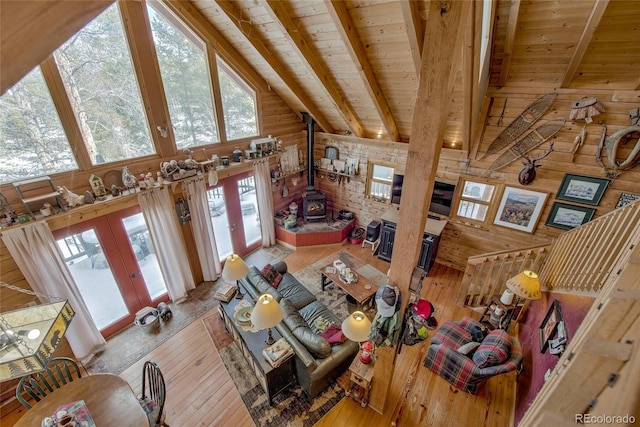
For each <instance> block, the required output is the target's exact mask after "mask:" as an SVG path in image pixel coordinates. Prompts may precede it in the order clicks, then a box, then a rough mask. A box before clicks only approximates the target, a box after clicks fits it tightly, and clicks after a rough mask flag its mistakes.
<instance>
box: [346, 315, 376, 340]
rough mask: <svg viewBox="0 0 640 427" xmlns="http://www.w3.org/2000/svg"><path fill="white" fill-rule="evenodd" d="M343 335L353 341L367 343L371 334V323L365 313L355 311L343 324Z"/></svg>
mask: <svg viewBox="0 0 640 427" xmlns="http://www.w3.org/2000/svg"><path fill="white" fill-rule="evenodd" d="M342 333H343V334H344V336H345V337H347V338H348V339H350V340H351V341H355V342H363V341H367V340H368V339H369V334H370V333H371V321H370V320H369V319H368V318H367V316H365V315H364V313H363V312H361V311H354V312H353V313H351V314H350V315H349V317H347V318H346V319H344V321H343V322H342Z"/></svg>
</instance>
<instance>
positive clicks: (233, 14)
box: [216, 0, 333, 133]
mask: <svg viewBox="0 0 640 427" xmlns="http://www.w3.org/2000/svg"><path fill="white" fill-rule="evenodd" d="M216 4H217V5H218V6H219V7H220V10H222V12H224V13H225V14H226V15H227V17H228V18H229V20H230V21H231V23H233V25H234V26H235V27H236V28H237V29H238V31H240V32H241V33H242V34H243V35H244V36H245V39H246V40H247V41H248V42H249V43H251V46H252V47H253V48H254V49H255V50H256V51H257V52H258V53H259V54H260V55H261V56H262V58H263V59H264V60H265V62H267V64H269V66H270V67H271V69H272V70H273V71H274V72H275V73H276V74H277V75H278V77H279V78H280V79H281V80H282V81H283V82H284V84H285V85H287V87H289V89H290V90H291V92H292V93H293V95H294V96H295V97H297V98H298V101H300V103H301V104H302V105H303V106H304V108H305V109H306V111H307V112H308V113H309V114H310V115H311V116H312V117H313V119H314V120H315V121H316V123H317V124H318V126H320V127H321V128H322V129H323V130H324V131H325V132H328V133H333V127H332V126H331V124H330V123H329V121H328V120H327V118H326V117H325V116H324V114H322V112H321V111H320V109H318V108H317V107H316V106H315V105H314V103H313V101H312V100H311V98H309V96H308V95H307V94H306V92H305V91H304V90H303V89H302V87H300V85H298V83H297V82H296V81H295V80H294V79H293V78H292V77H291V75H292V73H291V72H289V70H287V69H286V67H285V66H284V65H283V64H282V62H280V61H278V60H277V59H276V58H275V55H273V53H272V52H271V51H270V50H269V49H268V48H267V47H266V43H265V41H264V38H263V37H262V36H260V35H259V34H258V32H257V31H253V32H252V33H251V37H249V36H248V35H247V32H246V31H245V30H244V28H243V23H247V22H251V19H250V18H249V17H245V16H244V14H243V13H242V11H241V10H239V9H238V8H237V7H236V5H235V2H232V1H223V0H216ZM236 55H237V54H236Z"/></svg>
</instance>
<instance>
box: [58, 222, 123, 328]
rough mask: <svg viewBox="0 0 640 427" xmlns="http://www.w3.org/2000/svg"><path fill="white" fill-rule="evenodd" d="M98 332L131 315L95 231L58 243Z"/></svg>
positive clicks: (69, 237) (93, 229)
mask: <svg viewBox="0 0 640 427" xmlns="http://www.w3.org/2000/svg"><path fill="white" fill-rule="evenodd" d="M57 243H58V247H59V248H60V249H61V250H62V253H63V255H64V257H65V261H66V263H67V266H68V267H69V270H70V271H71V274H72V276H73V279H74V280H75V282H76V284H77V285H78V289H79V291H80V295H82V299H83V300H84V302H85V304H86V305H87V307H88V309H89V313H90V314H91V317H92V318H93V321H94V322H95V323H96V326H97V327H98V329H100V330H102V329H105V328H106V327H107V326H109V325H111V324H112V323H114V322H115V321H117V320H119V319H121V318H123V317H126V316H127V315H129V310H128V309H127V306H126V304H125V301H124V298H123V297H122V295H121V293H120V289H119V288H118V284H117V283H116V279H115V277H114V274H113V272H112V271H111V266H110V265H109V261H108V260H107V258H106V256H105V254H104V252H103V250H102V248H103V246H102V245H101V244H100V240H99V239H98V234H97V232H96V229H95V228H89V229H88V230H86V231H83V232H81V233H75V234H71V235H68V236H67V237H64V238H62V239H58V240H57Z"/></svg>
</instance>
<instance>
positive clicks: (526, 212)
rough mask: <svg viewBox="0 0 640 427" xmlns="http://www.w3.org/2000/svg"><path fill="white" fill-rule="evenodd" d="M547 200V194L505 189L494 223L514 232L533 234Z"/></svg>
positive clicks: (510, 188)
mask: <svg viewBox="0 0 640 427" xmlns="http://www.w3.org/2000/svg"><path fill="white" fill-rule="evenodd" d="M546 200H547V193H541V192H538V191H532V190H525V189H523V188H516V187H505V189H504V192H503V193H502V200H500V206H498V212H497V213H496V217H495V219H494V221H493V223H494V224H496V225H501V226H503V227H508V228H513V229H514V230H520V231H524V232H527V233H533V230H534V229H535V228H536V224H537V223H538V219H539V218H540V212H542V208H544V203H545V201H546Z"/></svg>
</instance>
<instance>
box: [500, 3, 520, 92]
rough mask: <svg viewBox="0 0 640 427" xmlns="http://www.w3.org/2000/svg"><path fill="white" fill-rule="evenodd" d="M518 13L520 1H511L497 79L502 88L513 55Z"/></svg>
mask: <svg viewBox="0 0 640 427" xmlns="http://www.w3.org/2000/svg"><path fill="white" fill-rule="evenodd" d="M519 13H520V0H511V6H510V8H509V19H508V20H507V33H506V35H505V42H504V51H503V53H502V66H501V67H500V77H499V78H498V86H504V85H505V83H506V82H507V77H508V75H509V65H510V64H511V55H512V53H513V41H514V39H515V37H516V29H517V28H518V15H519Z"/></svg>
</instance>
